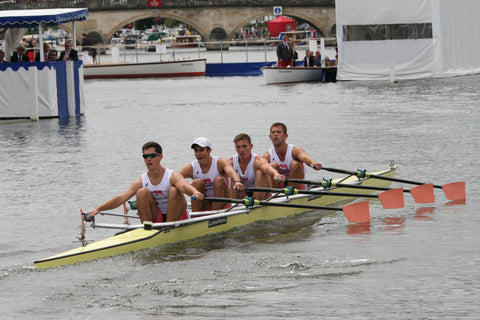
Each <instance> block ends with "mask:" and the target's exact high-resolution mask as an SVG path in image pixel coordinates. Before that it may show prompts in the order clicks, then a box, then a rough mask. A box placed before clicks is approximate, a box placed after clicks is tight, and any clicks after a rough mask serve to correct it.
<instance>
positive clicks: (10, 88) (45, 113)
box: [0, 67, 58, 119]
mask: <svg viewBox="0 0 480 320" xmlns="http://www.w3.org/2000/svg"><path fill="white" fill-rule="evenodd" d="M35 80H36V83H35ZM56 83H57V80H56V75H55V70H54V69H53V68H51V69H49V68H43V69H42V70H39V69H37V68H34V67H30V68H28V70H27V69H26V68H19V69H18V70H17V71H15V70H13V69H11V68H8V69H7V70H5V71H3V72H2V76H1V77H0V106H1V108H0V114H1V117H2V118H26V117H29V118H32V119H36V118H38V117H58V103H57V90H56V86H57V85H56ZM35 88H37V95H35V94H26V93H31V92H32V90H35ZM13 93H14V94H13ZM37 97H38V98H37Z"/></svg>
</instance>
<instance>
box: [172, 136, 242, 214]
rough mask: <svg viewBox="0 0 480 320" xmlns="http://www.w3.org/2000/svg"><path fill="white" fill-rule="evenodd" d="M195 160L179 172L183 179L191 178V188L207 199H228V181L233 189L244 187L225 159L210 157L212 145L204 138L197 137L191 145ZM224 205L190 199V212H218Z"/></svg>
mask: <svg viewBox="0 0 480 320" xmlns="http://www.w3.org/2000/svg"><path fill="white" fill-rule="evenodd" d="M191 148H192V149H193V150H194V153H195V158H196V160H194V161H192V162H191V163H189V164H187V165H186V166H185V167H183V168H182V169H181V170H180V171H179V172H180V174H181V175H182V176H183V177H185V178H191V179H193V181H192V186H194V187H195V188H196V189H198V190H199V191H200V192H202V193H203V194H205V195H206V196H207V197H213V196H215V197H222V198H228V197H229V194H230V192H229V191H230V190H229V181H227V178H230V179H231V180H232V181H233V187H234V188H237V189H238V190H240V191H241V190H243V189H244V185H243V184H242V183H241V182H240V177H239V176H238V174H237V173H236V172H235V170H233V167H232V166H231V165H230V164H229V162H228V160H227V159H223V158H220V157H215V156H211V155H210V153H211V152H212V144H211V143H210V141H209V140H208V139H207V138H205V137H199V138H197V139H195V141H194V142H193V143H192V145H191ZM223 207H224V205H223V204H222V203H219V202H214V203H209V202H206V201H200V200H193V199H192V211H194V212H195V211H207V210H219V209H222V208H223Z"/></svg>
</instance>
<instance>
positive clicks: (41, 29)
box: [38, 22, 45, 62]
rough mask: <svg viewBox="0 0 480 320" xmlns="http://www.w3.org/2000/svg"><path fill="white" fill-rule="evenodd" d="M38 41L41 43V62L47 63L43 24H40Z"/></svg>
mask: <svg viewBox="0 0 480 320" xmlns="http://www.w3.org/2000/svg"><path fill="white" fill-rule="evenodd" d="M38 39H39V41H40V44H39V45H40V61H41V62H45V53H44V52H43V23H41V22H40V23H39V24H38Z"/></svg>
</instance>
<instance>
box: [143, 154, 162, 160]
mask: <svg viewBox="0 0 480 320" xmlns="http://www.w3.org/2000/svg"><path fill="white" fill-rule="evenodd" d="M159 155H160V153H144V154H142V157H143V159H148V158H150V159H153V158H155V157H157V156H159Z"/></svg>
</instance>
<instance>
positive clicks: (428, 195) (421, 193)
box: [285, 179, 435, 203]
mask: <svg viewBox="0 0 480 320" xmlns="http://www.w3.org/2000/svg"><path fill="white" fill-rule="evenodd" d="M285 181H286V182H293V183H304V184H310V185H314V186H322V187H324V188H327V189H329V188H334V187H345V188H350V189H364V190H378V191H380V190H384V191H387V190H392V189H394V188H387V187H375V186H362V185H358V184H349V183H335V182H332V180H327V179H323V181H311V180H303V179H287V180H285ZM399 189H401V190H402V191H403V192H408V193H410V194H411V195H412V196H413V199H414V200H415V202H416V203H432V202H435V197H434V195H433V185H432V184H422V185H420V186H417V187H413V188H410V189H402V188H399Z"/></svg>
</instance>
